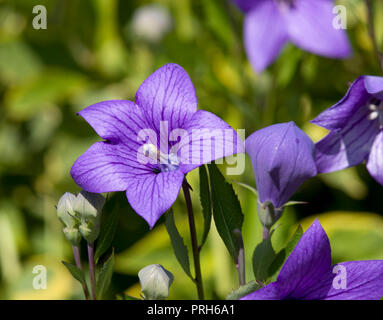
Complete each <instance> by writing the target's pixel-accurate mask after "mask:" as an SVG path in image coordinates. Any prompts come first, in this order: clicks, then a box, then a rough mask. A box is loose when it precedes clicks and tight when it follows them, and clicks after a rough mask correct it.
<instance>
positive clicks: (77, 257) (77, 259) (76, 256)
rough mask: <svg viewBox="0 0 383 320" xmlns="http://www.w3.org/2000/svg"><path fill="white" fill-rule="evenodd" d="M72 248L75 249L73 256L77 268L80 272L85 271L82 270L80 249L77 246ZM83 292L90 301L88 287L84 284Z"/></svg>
mask: <svg viewBox="0 0 383 320" xmlns="http://www.w3.org/2000/svg"><path fill="white" fill-rule="evenodd" d="M72 248H73V256H74V260H75V262H76V266H77V268H79V269H80V270H83V269H82V263H81V257H80V249H79V247H78V246H77V245H72ZM82 290H83V291H84V295H85V299H86V300H89V290H88V286H87V285H86V284H84V283H83V284H82Z"/></svg>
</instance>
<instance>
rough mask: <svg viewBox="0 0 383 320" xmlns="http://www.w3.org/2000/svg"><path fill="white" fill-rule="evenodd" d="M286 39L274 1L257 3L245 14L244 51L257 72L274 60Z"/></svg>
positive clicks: (282, 22) (282, 21)
mask: <svg viewBox="0 0 383 320" xmlns="http://www.w3.org/2000/svg"><path fill="white" fill-rule="evenodd" d="M287 39H288V37H287V32H286V24H285V21H284V17H283V16H282V15H281V13H280V12H279V8H278V6H277V4H276V3H275V2H274V1H258V2H257V4H256V5H255V6H254V7H253V8H252V10H251V11H250V12H249V13H248V14H246V17H245V22H244V42H245V50H246V53H247V56H248V59H249V61H250V63H251V64H252V66H253V68H254V69H255V70H256V71H257V72H262V71H263V70H264V69H265V68H266V67H267V66H268V65H269V64H270V63H272V62H273V61H274V60H275V58H276V57H277V56H278V54H279V52H280V51H281V49H282V47H283V46H284V45H285V43H286V41H287Z"/></svg>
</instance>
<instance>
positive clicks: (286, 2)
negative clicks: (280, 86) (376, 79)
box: [232, 0, 351, 72]
mask: <svg viewBox="0 0 383 320" xmlns="http://www.w3.org/2000/svg"><path fill="white" fill-rule="evenodd" d="M232 1H233V2H234V3H235V4H237V6H238V7H239V8H241V9H242V10H243V11H244V12H245V14H246V16H245V21H244V42H245V50H246V53H247V56H248V58H249V60H250V62H251V64H252V66H253V68H254V69H255V70H256V71H257V72H262V71H263V70H264V69H265V68H266V67H267V66H268V65H269V64H270V63H272V62H273V61H274V60H275V58H276V57H277V56H278V54H279V52H280V51H281V50H282V48H283V46H284V45H285V44H286V43H287V42H288V41H291V42H292V43H294V44H295V45H297V46H298V47H300V48H302V49H304V50H307V51H310V52H312V53H315V54H318V55H321V56H325V57H330V58H345V57H347V56H349V55H350V53H351V47H350V44H349V41H348V38H347V35H346V33H345V31H344V30H342V29H337V28H335V27H334V26H333V21H334V19H335V18H336V16H335V15H334V14H333V8H334V1H332V0H232Z"/></svg>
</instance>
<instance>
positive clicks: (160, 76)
mask: <svg viewBox="0 0 383 320" xmlns="http://www.w3.org/2000/svg"><path fill="white" fill-rule="evenodd" d="M79 114H80V115H81V116H82V117H83V118H84V119H85V120H86V121H87V122H88V123H89V124H90V125H91V126H92V127H93V129H94V130H95V131H96V132H97V134H98V135H99V136H100V137H101V138H103V139H105V140H106V141H102V142H96V143H95V144H93V145H92V146H91V147H90V148H89V149H88V150H87V151H86V152H85V153H84V154H83V155H82V156H81V157H80V158H78V159H77V160H76V162H75V163H74V165H73V167H72V170H71V175H72V177H73V179H74V181H75V182H76V183H77V184H78V185H79V186H80V187H81V188H83V189H85V190H87V191H89V192H94V193H101V192H113V191H126V196H127V198H128V201H129V203H130V205H131V206H132V208H133V209H134V210H135V211H136V212H137V213H138V214H139V215H140V216H142V217H143V218H144V219H145V220H146V221H147V222H148V224H149V226H150V227H151V228H152V227H153V226H154V224H155V223H156V221H157V220H158V219H159V217H160V216H161V215H162V214H163V213H164V212H165V211H166V210H168V209H169V208H170V207H171V206H172V204H173V203H174V201H175V200H176V198H177V196H178V193H179V190H180V188H181V186H182V183H183V181H184V176H185V175H186V174H187V173H188V172H189V171H191V170H193V169H194V168H196V167H198V166H200V165H202V164H204V163H208V162H210V161H212V160H215V159H218V158H222V157H225V156H228V155H232V154H234V153H237V152H243V151H244V150H243V142H242V140H241V139H240V138H239V137H238V136H237V133H236V132H235V131H234V130H233V129H232V128H231V127H230V126H229V125H228V124H227V123H226V122H224V121H223V120H221V119H220V118H218V117H217V116H215V115H214V114H212V113H210V112H207V111H203V110H199V111H197V98H196V94H195V91H194V87H193V84H192V82H191V80H190V78H189V76H188V74H187V73H186V72H185V70H184V69H182V68H181V67H180V66H178V65H176V64H167V65H165V66H163V67H162V68H160V69H159V70H157V71H156V72H154V73H153V74H152V75H151V76H149V77H148V78H147V79H146V80H145V81H144V82H143V84H142V85H141V86H140V87H139V89H138V91H137V94H136V98H135V103H134V102H131V101H125V100H112V101H104V102H100V103H96V104H94V105H91V106H89V107H87V108H85V109H84V110H82V111H80V112H79ZM213 144H214V147H213Z"/></svg>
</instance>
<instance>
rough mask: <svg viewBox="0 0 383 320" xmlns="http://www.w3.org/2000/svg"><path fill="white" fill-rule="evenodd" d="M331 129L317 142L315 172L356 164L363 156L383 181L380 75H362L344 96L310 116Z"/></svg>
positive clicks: (382, 85) (381, 88) (382, 106)
mask: <svg viewBox="0 0 383 320" xmlns="http://www.w3.org/2000/svg"><path fill="white" fill-rule="evenodd" d="M312 123H315V124H317V125H319V126H322V127H324V128H326V129H329V130H331V131H330V133H329V134H328V135H327V136H326V137H324V138H323V139H322V140H321V141H319V142H317V143H316V145H315V148H316V163H317V167H318V172H321V173H324V172H332V171H337V170H341V169H344V168H348V167H351V166H355V165H357V164H359V163H361V162H363V161H364V160H366V161H367V169H368V171H369V172H370V174H371V175H372V176H373V177H374V178H375V179H376V181H378V182H379V183H380V184H382V185H383V130H382V128H383V78H382V77H375V76H361V77H359V78H358V79H356V80H355V81H354V83H353V84H352V85H351V87H350V88H349V90H348V92H347V93H346V95H345V97H344V98H343V99H342V100H340V101H339V102H338V103H337V104H335V105H333V106H332V107H330V108H329V109H327V110H325V111H324V112H322V113H321V114H320V115H319V116H318V117H316V118H315V119H314V120H312Z"/></svg>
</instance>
